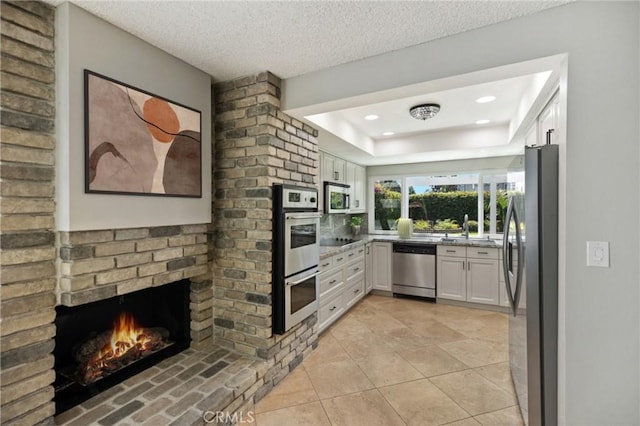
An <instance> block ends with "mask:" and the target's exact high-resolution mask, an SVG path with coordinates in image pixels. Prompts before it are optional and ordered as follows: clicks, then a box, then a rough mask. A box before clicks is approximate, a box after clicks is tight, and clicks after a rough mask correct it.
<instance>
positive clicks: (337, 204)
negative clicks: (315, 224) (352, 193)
mask: <svg viewBox="0 0 640 426" xmlns="http://www.w3.org/2000/svg"><path fill="white" fill-rule="evenodd" d="M349 188H350V186H349V185H344V184H342V183H335V182H325V183H324V206H325V208H324V212H325V213H349Z"/></svg>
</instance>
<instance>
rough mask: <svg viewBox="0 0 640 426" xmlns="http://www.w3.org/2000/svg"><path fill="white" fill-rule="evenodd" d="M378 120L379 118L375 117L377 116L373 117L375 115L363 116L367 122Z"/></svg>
mask: <svg viewBox="0 0 640 426" xmlns="http://www.w3.org/2000/svg"><path fill="white" fill-rule="evenodd" d="M378 118H380V117H378V116H377V115H375V114H369V115H365V116H364V119H365V120H369V121H371V120H377V119H378Z"/></svg>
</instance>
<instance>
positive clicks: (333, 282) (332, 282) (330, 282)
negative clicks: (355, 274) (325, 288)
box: [329, 280, 337, 284]
mask: <svg viewBox="0 0 640 426" xmlns="http://www.w3.org/2000/svg"><path fill="white" fill-rule="evenodd" d="M336 281H337V280H331V281H329V284H335V283H336Z"/></svg>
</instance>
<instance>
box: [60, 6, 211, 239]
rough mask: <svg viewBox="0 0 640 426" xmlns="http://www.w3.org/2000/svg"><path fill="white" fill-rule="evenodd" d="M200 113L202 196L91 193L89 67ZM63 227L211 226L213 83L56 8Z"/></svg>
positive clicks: (74, 11) (76, 11)
mask: <svg viewBox="0 0 640 426" xmlns="http://www.w3.org/2000/svg"><path fill="white" fill-rule="evenodd" d="M85 68H86V69H89V70H91V71H95V72H97V73H99V74H103V75H106V76H109V77H111V78H113V79H115V80H118V81H122V82H125V83H127V84H130V85H132V86H134V87H137V88H140V89H143V90H146V91H149V92H151V93H154V94H157V95H159V96H162V97H164V98H167V99H170V100H172V101H174V102H177V103H180V104H183V105H187V106H189V107H191V108H194V109H197V110H199V111H201V113H202V115H201V119H202V136H201V140H202V194H203V196H202V198H180V197H158V196H139V195H111V194H95V193H94V194H85V193H84V82H83V81H84V80H83V78H84V77H83V72H84V69H85ZM56 91H57V96H56V99H57V102H56V103H57V105H56V108H57V121H56V128H57V129H56V132H57V147H56V149H57V153H56V155H57V158H56V175H57V176H56V179H57V184H56V198H57V200H56V208H57V211H56V221H57V229H59V230H61V231H76V230H92V229H107V228H129V227H146V226H160V225H176V224H193V223H208V222H210V221H211V173H210V172H209V171H210V170H211V78H210V76H209V75H207V74H205V73H204V72H202V71H200V70H198V69H196V68H194V67H192V66H190V65H188V64H186V63H184V62H182V61H180V60H179V59H177V58H175V57H173V56H171V55H169V54H168V53H165V52H163V51H161V50H160V49H158V48H156V47H153V46H151V45H149V44H147V43H146V42H144V41H142V40H140V39H138V38H136V37H134V36H132V35H131V34H129V33H126V32H125V31H123V30H121V29H119V28H117V27H115V26H113V25H111V24H109V23H107V22H105V21H103V20H101V19H99V18H97V17H95V16H94V15H91V14H89V13H87V12H85V11H84V10H82V9H80V8H78V7H76V6H74V5H72V4H69V3H64V4H61V5H60V6H58V8H57V10H56Z"/></svg>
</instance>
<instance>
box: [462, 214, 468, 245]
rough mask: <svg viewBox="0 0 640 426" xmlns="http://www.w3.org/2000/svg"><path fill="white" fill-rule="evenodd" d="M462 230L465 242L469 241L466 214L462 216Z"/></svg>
mask: <svg viewBox="0 0 640 426" xmlns="http://www.w3.org/2000/svg"><path fill="white" fill-rule="evenodd" d="M462 230H463V232H464V238H465V240H468V239H469V215H468V214H465V215H464V225H462Z"/></svg>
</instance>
